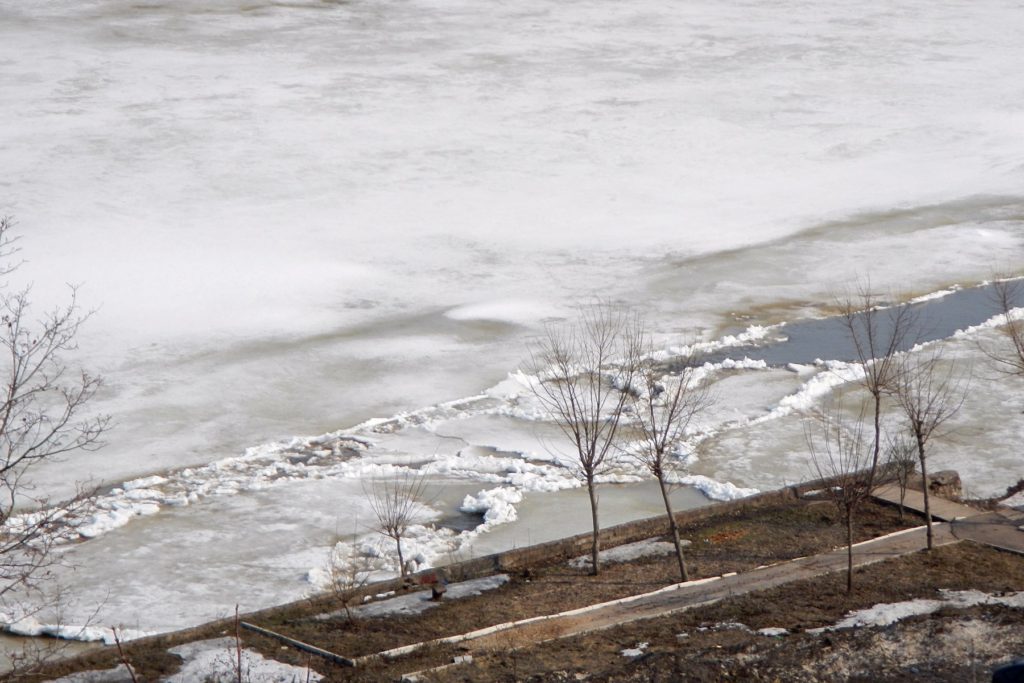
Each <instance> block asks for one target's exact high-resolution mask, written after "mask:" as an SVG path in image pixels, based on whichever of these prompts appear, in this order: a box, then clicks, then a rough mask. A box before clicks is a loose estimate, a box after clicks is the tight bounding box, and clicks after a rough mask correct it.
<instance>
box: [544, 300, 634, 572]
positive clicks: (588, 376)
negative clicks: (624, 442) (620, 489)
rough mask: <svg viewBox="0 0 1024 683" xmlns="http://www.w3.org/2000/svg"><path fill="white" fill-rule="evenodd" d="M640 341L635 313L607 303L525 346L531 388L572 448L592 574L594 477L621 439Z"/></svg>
mask: <svg viewBox="0 0 1024 683" xmlns="http://www.w3.org/2000/svg"><path fill="white" fill-rule="evenodd" d="M641 346H642V332H641V329H640V324H639V321H638V319H637V317H636V316H635V315H633V314H631V313H629V312H627V311H624V310H623V309H621V308H619V307H616V306H614V305H613V304H611V303H608V302H599V303H596V304H594V305H592V306H588V307H586V308H583V309H581V310H580V317H579V320H578V322H577V323H575V324H573V325H568V326H562V327H555V326H549V327H548V328H546V330H545V333H544V334H543V336H542V337H541V338H540V340H539V341H538V342H537V343H536V344H535V345H534V346H533V348H532V349H531V357H532V363H531V365H532V368H531V369H532V371H533V373H534V374H535V375H536V376H537V381H536V382H535V383H534V384H533V393H534V395H535V396H536V397H537V399H538V400H539V401H540V403H541V404H542V405H543V406H544V407H545V408H546V409H547V411H548V413H549V414H550V415H551V417H552V419H553V420H554V422H555V424H556V425H557V426H558V428H559V429H560V430H561V431H562V433H563V434H564V435H565V436H566V438H567V439H568V440H569V441H570V443H571V444H572V447H573V449H574V453H573V455H574V456H575V457H574V464H575V467H576V473H577V475H578V476H579V477H580V478H581V479H582V480H583V482H584V484H585V485H586V487H587V493H588V495H589V498H590V513H591V521H592V523H593V540H592V543H591V560H592V562H593V568H592V570H591V571H592V573H594V574H598V573H600V571H601V565H600V557H599V555H600V549H601V548H600V525H599V523H598V515H597V505H598V496H597V477H598V475H599V474H600V473H601V472H602V471H603V469H604V467H605V465H606V462H607V460H608V457H609V455H611V454H612V453H614V452H615V449H616V446H617V444H618V442H619V440H620V438H621V435H620V429H619V427H620V425H621V423H622V417H623V412H624V410H625V408H626V406H627V405H628V403H629V401H630V396H629V392H630V391H631V389H632V384H633V380H634V377H635V374H636V369H637V364H638V362H639V358H640V353H641Z"/></svg>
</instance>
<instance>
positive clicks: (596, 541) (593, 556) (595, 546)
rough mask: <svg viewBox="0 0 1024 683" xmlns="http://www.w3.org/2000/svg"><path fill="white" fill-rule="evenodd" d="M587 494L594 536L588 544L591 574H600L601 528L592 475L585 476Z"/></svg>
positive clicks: (595, 483)
mask: <svg viewBox="0 0 1024 683" xmlns="http://www.w3.org/2000/svg"><path fill="white" fill-rule="evenodd" d="M587 493H588V494H589V495H590V518H591V520H592V521H593V523H594V535H593V540H592V542H591V544H590V561H591V563H592V564H593V569H592V570H591V573H592V574H593V575H594V576H597V575H598V574H600V573H601V526H600V525H599V524H598V522H597V482H595V481H594V475H593V474H587Z"/></svg>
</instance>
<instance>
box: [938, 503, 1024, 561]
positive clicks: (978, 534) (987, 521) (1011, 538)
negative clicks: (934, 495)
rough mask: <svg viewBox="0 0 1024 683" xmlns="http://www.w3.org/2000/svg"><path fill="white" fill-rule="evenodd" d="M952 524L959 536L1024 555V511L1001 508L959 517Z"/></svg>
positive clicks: (954, 533)
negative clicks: (967, 516) (964, 517)
mask: <svg viewBox="0 0 1024 683" xmlns="http://www.w3.org/2000/svg"><path fill="white" fill-rule="evenodd" d="M951 526H952V531H953V535H954V536H956V537H957V538H960V539H966V540H968V541H974V542H975V543H984V544H985V545H990V546H992V547H994V548H999V549H1000V550H1006V551H1009V552H1012V553H1020V554H1021V555H1024V512H1021V511H1019V510H1014V509H1012V508H1001V509H999V510H996V511H995V512H987V513H985V514H980V515H975V516H973V517H969V518H966V519H957V520H956V521H954V522H953V523H952V525H951Z"/></svg>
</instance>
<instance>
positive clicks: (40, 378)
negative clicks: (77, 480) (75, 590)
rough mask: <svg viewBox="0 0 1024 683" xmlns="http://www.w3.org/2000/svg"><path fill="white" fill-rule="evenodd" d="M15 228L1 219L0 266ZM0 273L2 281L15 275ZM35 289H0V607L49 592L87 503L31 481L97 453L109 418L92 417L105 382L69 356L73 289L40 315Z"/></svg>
mask: <svg viewBox="0 0 1024 683" xmlns="http://www.w3.org/2000/svg"><path fill="white" fill-rule="evenodd" d="M12 227H13V224H12V222H11V221H10V220H9V219H0V263H2V264H10V263H11V258H12V256H13V255H14V254H15V253H16V252H17V249H16V245H15V244H14V241H15V238H14V237H13V236H12V234H11V230H12ZM16 265H17V264H16V263H15V264H14V265H13V266H12V265H0V274H2V275H6V274H9V273H10V272H11V271H12V270H13V269H14V268H15V267H16ZM30 294H31V288H30V287H25V288H22V289H15V290H12V291H8V290H7V289H5V288H2V287H0V354H2V358H0V376H2V380H0V382H2V384H0V392H2V396H0V604H4V603H6V602H7V601H8V600H9V599H10V598H11V596H12V595H13V594H14V593H15V592H16V591H17V592H19V593H22V594H24V593H25V592H26V591H27V592H31V591H34V590H36V589H38V588H39V587H40V586H41V585H43V584H45V582H46V580H47V579H48V578H49V576H50V572H49V571H48V570H49V569H51V568H52V567H53V565H54V563H55V561H56V557H55V554H54V553H52V552H51V551H52V549H53V544H54V542H55V541H56V540H57V539H58V538H59V534H60V531H61V529H62V528H65V529H66V528H67V525H68V524H69V523H71V522H72V521H73V520H74V518H75V515H76V514H77V513H78V512H79V511H80V510H82V508H83V507H84V503H85V502H86V500H87V498H88V496H87V495H85V494H84V493H79V494H78V495H76V496H74V497H72V498H71V499H69V500H63V501H54V500H51V499H49V498H48V497H46V496H44V495H37V494H36V491H35V488H34V486H33V481H32V475H33V472H34V471H35V470H36V468H37V467H38V466H39V465H41V464H43V463H47V462H54V461H60V460H61V459H63V458H64V457H65V456H68V455H70V454H72V453H74V452H76V451H81V450H93V449H95V448H97V447H99V446H100V439H101V437H102V435H103V434H104V432H105V431H106V429H107V427H108V426H109V418H108V417H107V416H104V415H99V416H97V415H92V416H89V415H87V413H88V407H89V403H90V401H92V399H93V398H94V397H95V395H96V392H97V391H98V390H99V388H100V385H101V380H100V379H99V378H98V377H95V376H92V375H89V374H87V373H85V372H75V371H73V369H72V367H71V366H70V365H68V362H67V361H66V356H67V355H68V354H71V353H73V352H74V351H75V350H76V349H77V343H76V338H77V336H78V333H79V330H80V328H81V326H82V324H83V323H84V322H85V320H86V319H87V318H88V314H86V313H82V311H81V310H80V308H79V306H78V302H77V298H76V292H75V289H74V288H71V293H70V296H69V299H68V301H67V302H66V303H65V304H64V305H62V306H59V307H56V308H53V309H51V310H49V311H46V312H43V313H40V314H38V315H37V314H36V313H35V312H34V311H33V309H32V306H31V301H30Z"/></svg>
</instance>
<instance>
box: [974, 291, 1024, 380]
mask: <svg viewBox="0 0 1024 683" xmlns="http://www.w3.org/2000/svg"><path fill="white" fill-rule="evenodd" d="M1022 289H1024V285H1022V283H1021V281H1020V280H1011V279H1007V278H998V279H996V280H995V281H994V282H993V283H992V297H993V299H994V301H995V304H996V306H998V307H999V313H1000V314H1001V315H1002V316H1003V325H1002V326H1001V327H1000V329H1001V330H1002V332H1003V334H1004V335H1005V336H1006V339H1007V341H1008V342H1009V348H1005V347H1000V348H998V349H994V348H989V347H988V346H982V351H983V352H984V353H985V355H987V356H988V357H989V358H991V359H992V360H993V361H994V362H995V364H996V367H997V368H998V369H999V370H1000V371H1001V372H1004V373H1007V374H1010V375H1024V320H1022V319H1020V318H1018V317H1016V316H1014V314H1013V311H1014V309H1015V308H1017V307H1018V303H1019V302H1021V300H1022V299H1024V291H1022Z"/></svg>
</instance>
